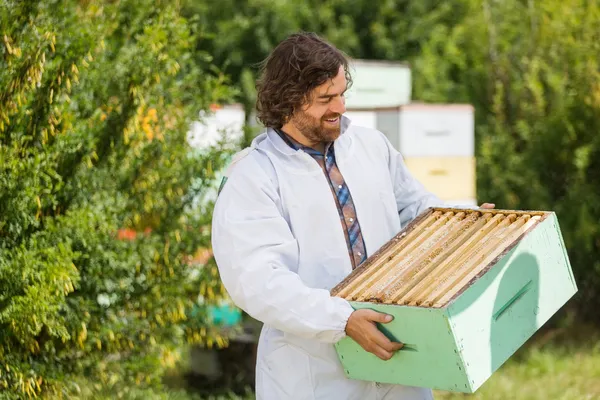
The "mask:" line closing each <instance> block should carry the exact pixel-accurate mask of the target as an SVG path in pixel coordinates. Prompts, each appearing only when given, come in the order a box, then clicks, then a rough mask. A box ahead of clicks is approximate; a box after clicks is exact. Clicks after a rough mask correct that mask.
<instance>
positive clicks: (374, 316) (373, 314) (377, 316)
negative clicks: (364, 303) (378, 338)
mask: <svg viewBox="0 0 600 400" xmlns="http://www.w3.org/2000/svg"><path fill="white" fill-rule="evenodd" d="M369 311H370V312H369V313H368V314H367V315H366V317H367V319H369V320H371V321H373V322H380V323H382V324H386V323H388V322H391V321H392V320H393V319H394V317H392V316H391V315H389V314H384V313H380V312H377V311H373V310H369Z"/></svg>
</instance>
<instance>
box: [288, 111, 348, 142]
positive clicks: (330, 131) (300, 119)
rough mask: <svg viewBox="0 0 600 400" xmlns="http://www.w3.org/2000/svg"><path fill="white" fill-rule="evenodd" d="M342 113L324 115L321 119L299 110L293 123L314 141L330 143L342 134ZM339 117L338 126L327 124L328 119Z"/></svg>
mask: <svg viewBox="0 0 600 400" xmlns="http://www.w3.org/2000/svg"><path fill="white" fill-rule="evenodd" d="M341 117H342V116H341V115H340V114H337V113H334V114H329V115H324V116H323V117H321V119H317V118H315V117H312V116H310V115H308V114H307V113H306V112H304V111H301V112H299V113H298V114H297V115H296V116H295V118H294V120H293V121H292V123H293V124H294V126H295V127H296V129H298V130H299V131H300V133H302V135H304V137H306V138H307V139H308V140H310V141H311V142H313V143H330V142H333V141H334V140H335V139H337V138H338V137H339V136H340V128H341V122H342V121H341ZM333 118H338V122H337V125H336V126H333V127H331V126H327V123H326V122H325V120H326V119H333Z"/></svg>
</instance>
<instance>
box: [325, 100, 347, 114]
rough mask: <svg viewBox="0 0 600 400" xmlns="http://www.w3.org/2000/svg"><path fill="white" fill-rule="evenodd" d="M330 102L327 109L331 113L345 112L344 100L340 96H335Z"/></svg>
mask: <svg viewBox="0 0 600 400" xmlns="http://www.w3.org/2000/svg"><path fill="white" fill-rule="evenodd" d="M331 103H332V104H331V107H329V110H330V111H331V112H332V113H337V114H340V115H341V114H343V113H345V112H346V101H345V100H344V98H343V97H342V96H340V97H336V98H335V99H334V100H333V101H332V102H331Z"/></svg>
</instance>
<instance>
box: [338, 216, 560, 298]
mask: <svg viewBox="0 0 600 400" xmlns="http://www.w3.org/2000/svg"><path fill="white" fill-rule="evenodd" d="M550 214H551V213H550V212H543V211H514V210H483V209H477V210H470V209H467V210H464V209H455V208H431V209H429V210H428V211H426V212H425V213H423V214H421V216H419V217H417V218H416V219H415V220H414V221H413V222H411V223H410V224H409V225H408V226H407V227H406V228H404V229H403V230H402V231H401V232H400V233H399V234H398V235H396V236H395V237H394V238H392V239H391V240H390V241H389V242H388V243H386V244H385V245H384V246H383V247H382V248H381V249H379V251H377V252H376V253H375V254H373V255H372V256H371V257H369V258H368V259H367V260H366V261H365V262H364V263H363V264H362V265H361V266H360V267H358V268H357V269H355V270H354V271H353V272H352V273H351V274H350V275H349V276H348V277H347V278H346V279H344V280H343V281H342V282H341V283H340V284H338V285H337V286H336V287H335V288H333V289H332V291H331V294H332V295H333V296H337V297H341V298H344V299H346V300H348V301H363V302H374V303H384V304H397V305H408V306H418V307H430V308H431V307H433V308H440V307H445V306H447V305H448V304H449V303H450V302H451V301H452V300H453V299H454V298H456V297H457V296H458V295H459V294H460V293H462V292H463V291H464V290H465V289H466V288H468V287H469V286H470V285H471V284H472V283H473V282H474V281H476V280H477V278H478V277H480V276H481V275H483V274H484V273H485V272H486V271H487V270H489V268H491V266H493V265H494V264H495V263H496V262H497V261H498V260H499V259H500V258H502V256H503V255H504V254H506V253H507V252H508V251H510V250H511V249H512V248H513V247H514V246H515V245H516V244H517V243H518V242H519V241H520V240H521V239H522V238H523V236H524V235H525V234H526V233H527V232H529V231H530V230H531V229H533V228H534V227H535V226H536V225H537V224H538V223H539V222H541V221H542V220H544V219H545V218H546V217H547V216H548V215H550Z"/></svg>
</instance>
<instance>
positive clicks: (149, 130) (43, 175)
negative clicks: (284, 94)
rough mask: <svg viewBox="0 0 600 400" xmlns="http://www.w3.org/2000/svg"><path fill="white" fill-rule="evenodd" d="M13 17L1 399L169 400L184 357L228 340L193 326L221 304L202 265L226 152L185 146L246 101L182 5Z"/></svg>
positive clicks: (2, 212) (0, 87)
mask: <svg viewBox="0 0 600 400" xmlns="http://www.w3.org/2000/svg"><path fill="white" fill-rule="evenodd" d="M0 7H2V8H0V31H1V33H2V37H1V38H0V40H1V41H2V43H0V392H2V393H1V394H0V398H7V399H12V398H28V397H34V396H37V395H40V394H42V395H46V396H49V397H52V398H56V397H67V398H68V397H70V393H72V392H73V391H74V390H75V391H76V385H73V384H72V382H74V380H75V379H76V378H77V377H78V376H82V375H85V376H87V377H89V378H90V379H92V380H94V381H95V382H97V383H98V384H102V385H110V386H111V387H114V390H115V392H118V393H119V394H120V395H121V396H126V395H127V393H128V391H129V390H132V389H131V388H132V387H134V386H138V387H144V386H149V387H152V386H158V385H160V378H161V375H162V373H163V371H164V369H165V368H167V367H169V366H172V365H173V364H174V363H175V362H176V360H177V357H176V355H177V352H176V348H177V347H178V346H180V345H181V343H183V342H184V341H190V342H196V343H204V344H206V343H208V344H212V343H216V344H223V341H224V339H223V338H221V337H219V335H218V334H217V332H216V331H215V330H214V329H213V328H212V327H211V326H209V324H207V323H205V322H204V319H202V315H203V314H202V307H200V308H199V310H200V313H199V314H198V317H196V318H189V316H190V314H191V311H192V308H193V307H195V306H197V299H198V296H199V295H201V296H202V298H203V299H204V300H205V302H204V304H209V303H214V302H215V301H216V300H217V299H218V298H219V297H220V296H221V295H222V293H223V289H222V287H221V285H220V283H219V280H218V277H217V271H216V268H215V266H214V265H210V264H209V265H208V266H206V267H205V268H199V267H197V266H194V265H193V264H191V263H190V262H189V259H190V257H191V256H193V255H194V254H195V253H196V251H197V250H198V249H200V248H204V247H208V246H209V243H210V238H209V233H210V229H209V226H210V213H209V211H210V204H204V205H202V204H197V202H196V201H195V199H197V198H198V197H199V196H200V195H202V194H203V193H204V192H205V191H206V189H207V188H208V187H210V186H211V185H212V184H213V180H214V179H215V176H214V172H213V171H216V170H219V169H220V168H221V167H222V165H223V163H224V162H225V160H226V158H227V155H228V152H227V151H225V150H219V149H213V150H212V151H208V152H206V151H205V152H203V153H201V154H196V153H192V152H191V151H190V148H189V147H188V145H187V143H186V134H187V131H188V126H189V123H190V122H191V121H192V119H195V118H196V115H197V113H198V111H199V110H200V109H206V108H208V106H209V104H211V103H213V102H219V101H222V100H225V99H227V98H229V97H230V96H231V94H232V91H231V90H230V89H228V87H227V86H226V83H227V82H226V80H225V78H224V77H223V76H222V75H221V74H220V73H218V71H216V70H215V69H214V68H213V67H212V66H211V65H210V63H209V60H210V57H208V56H207V55H206V54H205V53H202V52H201V51H198V50H196V49H194V48H192V46H190V44H191V43H194V42H195V41H197V38H198V35H199V29H198V25H197V24H196V23H194V22H193V21H190V20H188V19H186V18H184V17H183V16H182V14H181V12H180V9H179V6H178V5H177V2H170V1H151V0H143V1H140V0H135V1H133V0H122V1H114V2H104V1H94V0H89V1H69V0H53V1H43V2H21V1H2V2H0ZM124 229H127V230H124ZM131 233H133V235H131ZM135 233H137V234H135ZM128 234H129V235H128Z"/></svg>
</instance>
